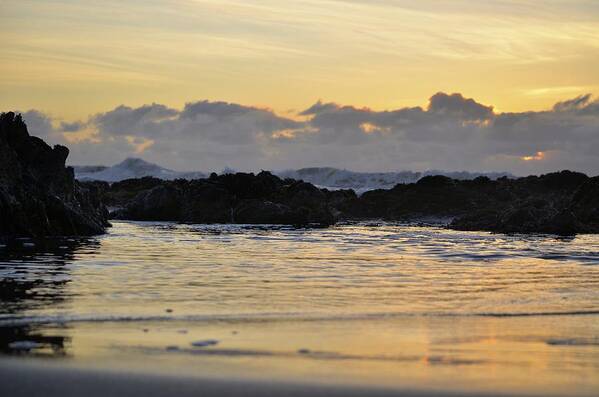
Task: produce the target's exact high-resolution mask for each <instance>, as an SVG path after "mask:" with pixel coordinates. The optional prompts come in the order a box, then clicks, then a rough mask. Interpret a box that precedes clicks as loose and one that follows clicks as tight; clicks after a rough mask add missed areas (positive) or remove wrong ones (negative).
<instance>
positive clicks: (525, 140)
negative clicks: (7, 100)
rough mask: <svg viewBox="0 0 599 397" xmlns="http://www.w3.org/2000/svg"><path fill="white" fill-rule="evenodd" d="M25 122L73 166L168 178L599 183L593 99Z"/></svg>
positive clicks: (129, 114) (456, 98) (226, 106)
mask: <svg viewBox="0 0 599 397" xmlns="http://www.w3.org/2000/svg"><path fill="white" fill-rule="evenodd" d="M24 118H25V120H26V122H27V123H28V125H29V127H30V130H31V132H32V133H34V134H38V135H40V136H42V137H43V138H45V139H46V138H47V139H49V140H50V141H52V140H53V141H54V142H56V141H57V140H61V139H62V141H64V142H66V143H67V144H68V145H69V147H70V148H71V149H72V150H71V160H70V161H71V162H72V163H81V164H90V163H104V164H111V163H115V162H118V161H120V160H122V159H123V158H125V157H127V156H134V155H140V154H143V157H144V158H145V159H147V160H149V161H154V162H157V163H160V164H162V165H164V166H167V167H171V168H175V169H181V170H203V171H210V170H219V169H222V168H224V167H226V166H229V167H232V168H234V169H239V170H260V169H284V168H299V167H308V166H334V167H342V168H349V169H354V170H364V171H366V170H368V171H374V170H402V169H412V170H423V169H446V170H470V171H509V172H513V173H515V174H529V173H540V172H549V171H555V170H559V169H565V168H569V169H573V170H579V171H583V172H587V173H590V174H593V175H595V174H599V102H597V101H596V100H593V98H592V97H591V96H590V95H581V96H578V97H576V98H573V99H570V100H565V101H562V102H558V103H556V104H555V106H554V107H553V108H551V109H548V110H545V111H537V112H520V113H496V112H495V111H494V108H493V107H492V106H490V105H486V104H481V103H479V102H477V101H475V100H474V99H472V98H466V97H464V96H463V95H461V94H446V93H437V94H435V95H433V96H432V97H431V98H430V100H429V104H428V106H427V107H425V108H423V107H420V106H415V107H404V108H400V109H394V110H382V111H377V110H372V109H369V108H360V107H354V106H345V105H340V104H336V103H333V102H322V101H318V102H316V103H315V104H314V105H312V106H310V107H308V108H307V109H306V110H304V111H301V112H299V113H297V119H294V118H290V117H283V116H280V115H277V114H276V113H275V112H274V111H272V110H270V109H263V108H257V107H252V106H244V105H240V104H234V103H227V102H214V101H197V102H190V103H187V104H186V105H185V106H184V107H183V109H180V110H179V109H174V108H170V107H168V106H165V105H161V104H156V103H153V104H150V105H144V106H140V107H129V106H125V105H122V106H118V107H116V108H114V109H112V110H109V111H107V112H103V113H98V114H95V115H92V116H90V117H89V118H88V119H87V120H82V121H75V122H68V123H67V122H60V123H58V122H57V121H55V120H53V119H51V118H50V117H48V116H47V115H44V114H43V113H41V112H38V111H29V112H27V113H24ZM58 143H60V142H58Z"/></svg>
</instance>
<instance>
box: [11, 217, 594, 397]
mask: <svg viewBox="0 0 599 397" xmlns="http://www.w3.org/2000/svg"><path fill="white" fill-rule="evenodd" d="M0 298H1V299H0V354H1V355H2V357H4V358H5V359H9V360H43V361H44V362H45V363H48V362H57V363H60V364H61V365H67V366H73V367H78V368H79V367H83V368H87V367H90V368H98V367H99V368H111V369H116V370H129V371H140V372H144V373H145V372H151V373H158V374H167V375H168V374H174V375H181V374H185V375H186V376H198V377H218V378H224V379H228V378H250V379H261V380H284V381H286V380H290V381H295V382H311V383H312V382H323V383H338V384H344V385H347V384H350V385H352V384H356V385H378V386H385V387H391V388H393V387H401V388H410V389H426V390H435V389H439V390H455V391H456V392H459V391H460V390H469V391H472V390H478V391H481V392H485V391H493V392H501V393H506V394H531V395H553V394H555V395H597V394H599V393H598V391H599V236H597V235H577V236H575V237H558V236H552V235H517V234H516V235H504V234H492V233H487V232H462V231H454V230H449V229H447V228H445V227H443V226H440V225H415V224H393V223H384V222H367V223H348V224H339V225H336V226H334V227H329V228H292V227H283V226H272V225H261V226H255V225H190V224H175V223H165V222H158V223H157V222H126V221H114V222H113V226H112V227H111V228H109V230H108V233H106V234H105V235H101V236H95V237H86V238H54V239H44V240H33V239H12V240H6V241H2V242H0Z"/></svg>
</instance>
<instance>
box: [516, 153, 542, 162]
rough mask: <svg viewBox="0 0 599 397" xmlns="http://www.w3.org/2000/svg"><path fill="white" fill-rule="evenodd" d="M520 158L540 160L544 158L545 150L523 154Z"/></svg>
mask: <svg viewBox="0 0 599 397" xmlns="http://www.w3.org/2000/svg"><path fill="white" fill-rule="evenodd" d="M520 158H521V159H522V160H524V161H540V160H543V159H545V152H537V153H535V154H534V155H532V156H523V157H520Z"/></svg>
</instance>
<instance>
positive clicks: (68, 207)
mask: <svg viewBox="0 0 599 397" xmlns="http://www.w3.org/2000/svg"><path fill="white" fill-rule="evenodd" d="M68 155H69V150H68V149H67V148H66V147H64V146H60V145H56V146H54V148H52V147H50V146H49V145H47V144H46V143H45V142H44V141H43V140H41V139H39V138H37V137H33V136H30V135H29V133H28V132H27V126H26V125H25V123H24V122H23V120H22V119H21V116H20V115H15V114H14V113H12V112H9V113H2V114H1V115H0V236H33V237H42V236H49V235H53V236H55V235H90V234H99V233H103V232H104V230H105V227H107V226H108V225H109V224H108V221H107V219H108V211H107V210H106V208H105V207H104V205H103V204H102V203H101V202H100V200H99V197H100V194H99V192H98V191H97V190H95V189H94V187H93V186H82V185H80V184H79V183H78V182H77V181H75V179H74V176H73V169H72V168H70V167H65V160H66V159H67V156H68Z"/></svg>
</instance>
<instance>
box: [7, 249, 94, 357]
mask: <svg viewBox="0 0 599 397" xmlns="http://www.w3.org/2000/svg"><path fill="white" fill-rule="evenodd" d="M94 246H95V247H97V246H98V242H97V241H95V240H93V239H43V240H40V239H36V240H33V239H10V240H0V319H2V320H3V323H2V325H0V353H2V354H11V355H12V354H18V355H35V356H49V357H63V356H66V355H67V354H68V352H67V347H68V344H69V342H70V338H69V337H68V336H66V335H65V334H66V331H67V328H68V327H66V326H63V327H58V328H51V329H48V328H46V329H41V328H40V327H39V326H32V325H21V324H20V325H11V322H10V320H11V319H13V318H18V317H22V316H23V315H25V314H27V312H29V311H31V310H35V309H43V310H47V309H50V308H52V307H56V306H60V305H64V304H65V303H66V302H68V301H69V300H70V299H72V297H71V296H70V295H69V294H68V293H67V292H66V291H67V289H66V288H65V287H66V286H67V284H68V283H70V282H71V277H70V271H69V268H68V265H69V264H70V263H72V262H73V260H74V259H75V254H76V251H77V250H79V249H81V248H82V247H87V248H93V247H94Z"/></svg>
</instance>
